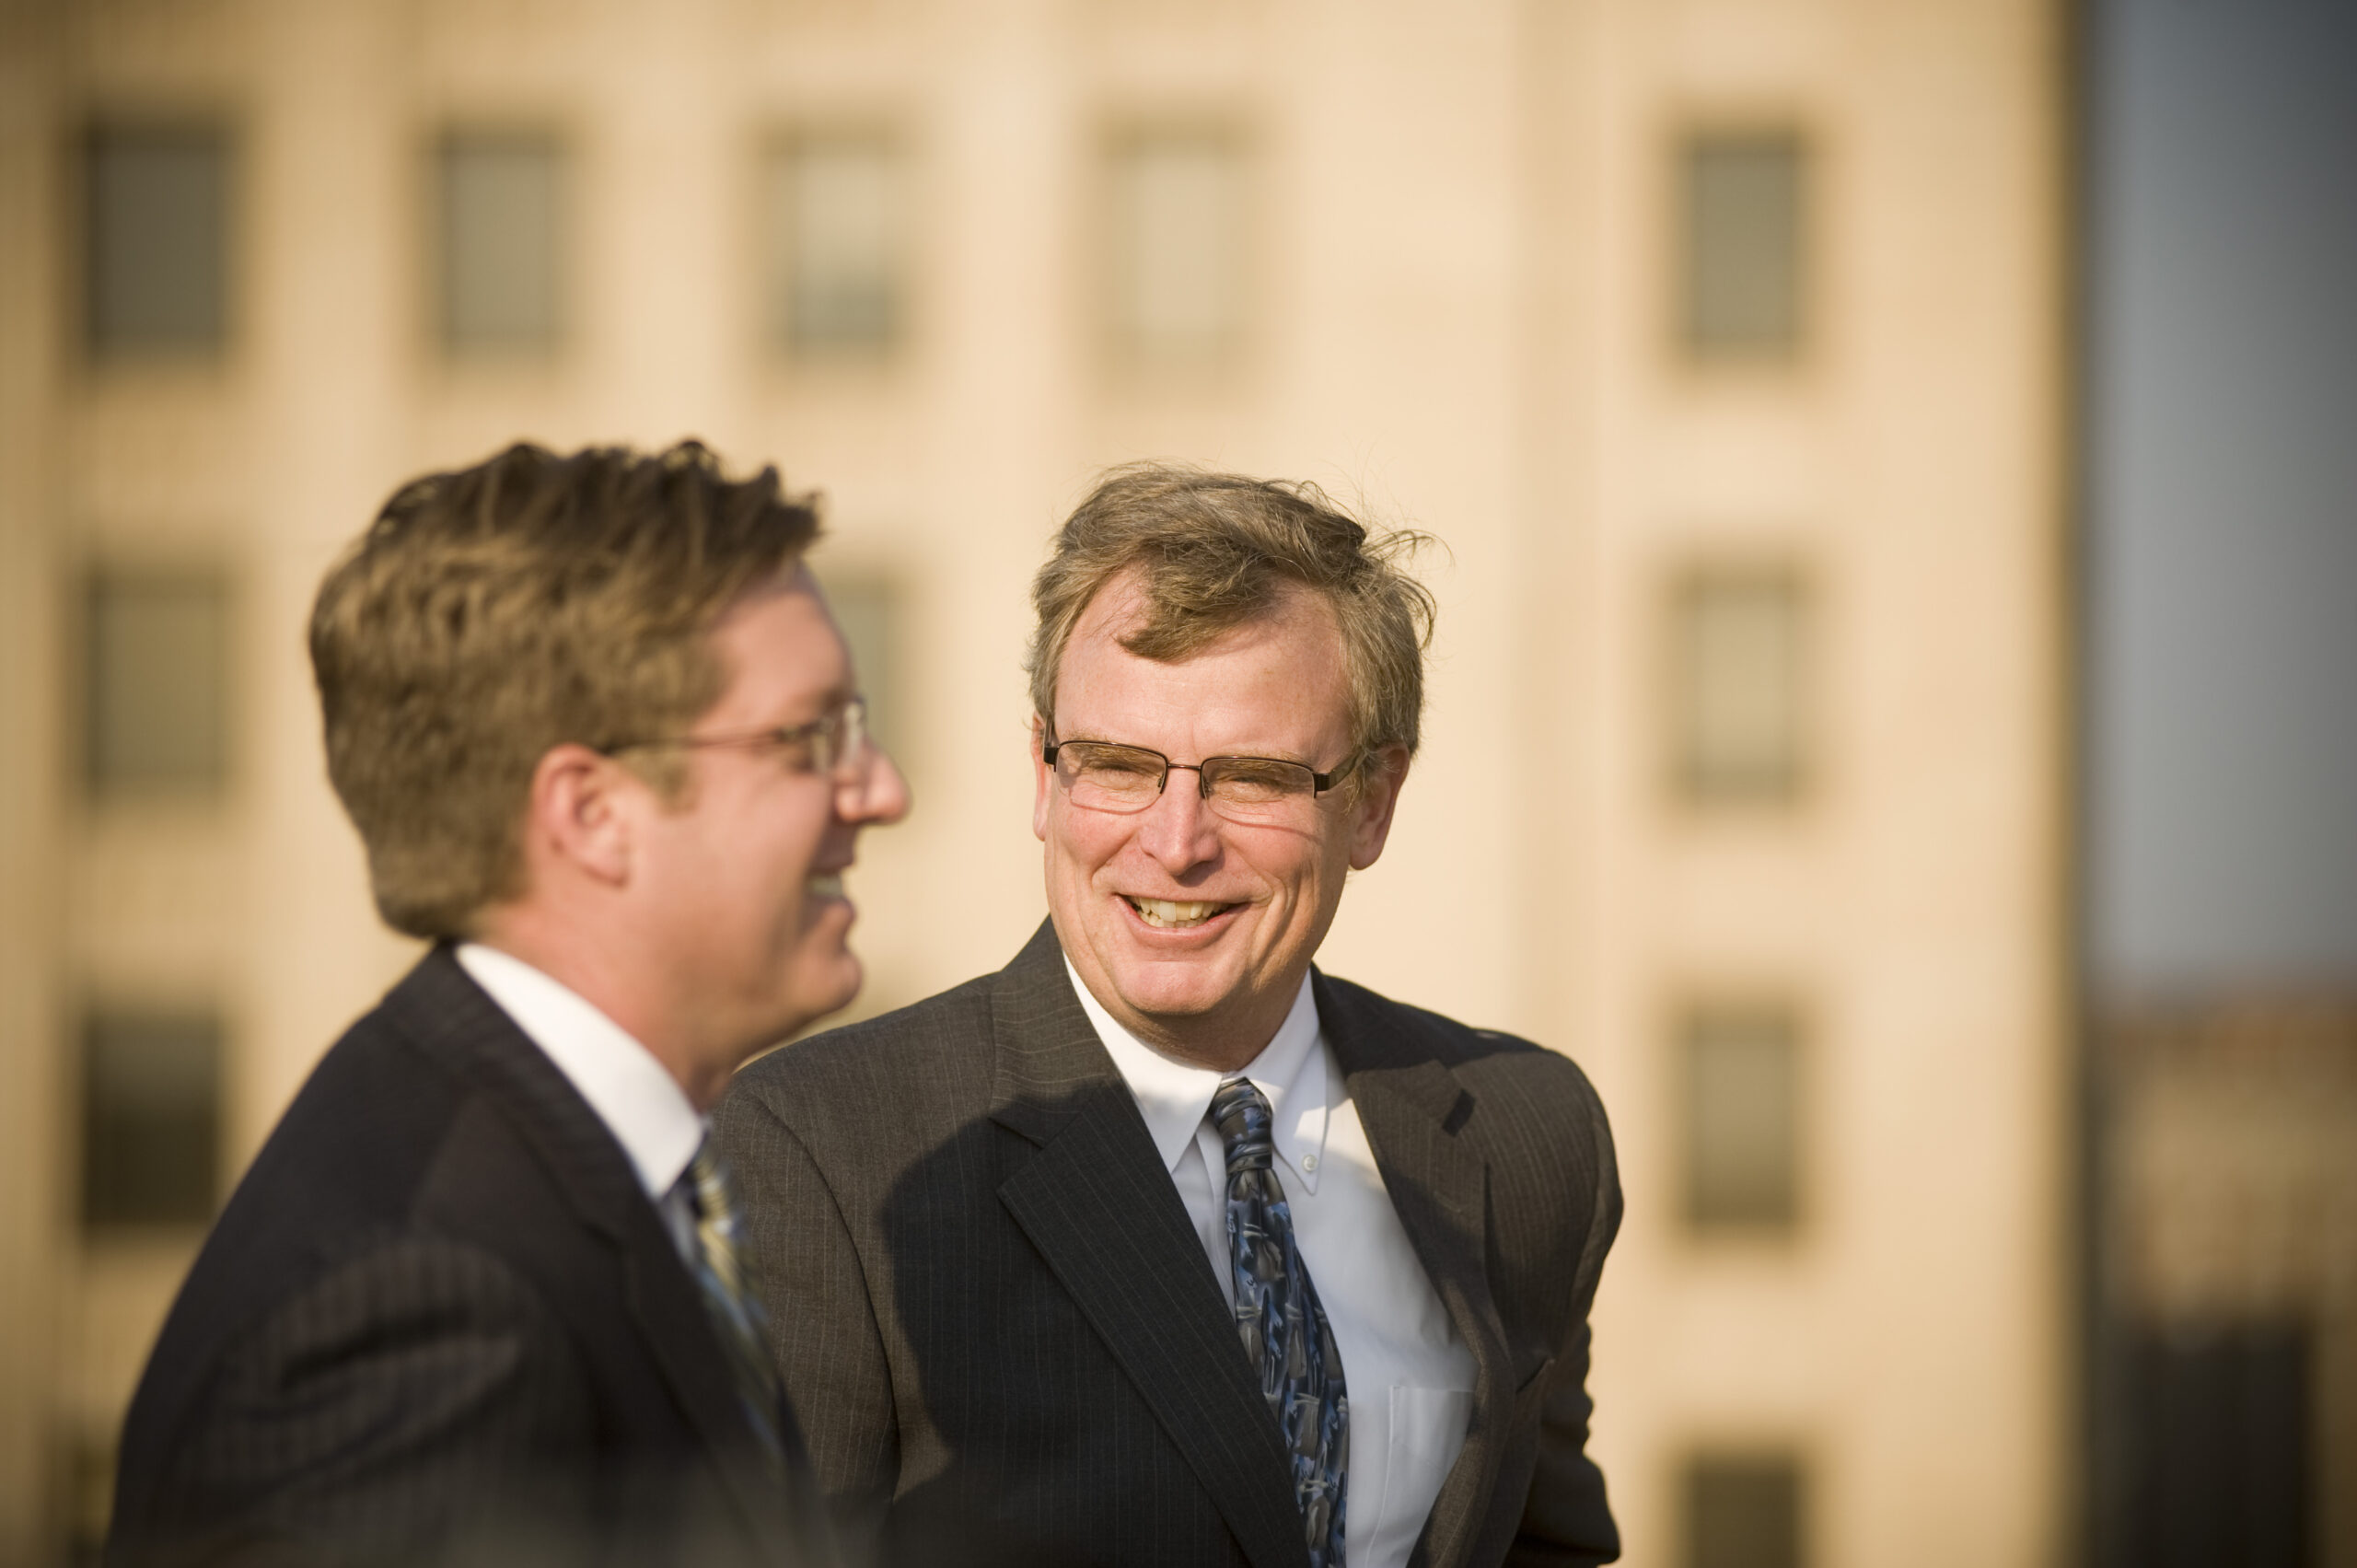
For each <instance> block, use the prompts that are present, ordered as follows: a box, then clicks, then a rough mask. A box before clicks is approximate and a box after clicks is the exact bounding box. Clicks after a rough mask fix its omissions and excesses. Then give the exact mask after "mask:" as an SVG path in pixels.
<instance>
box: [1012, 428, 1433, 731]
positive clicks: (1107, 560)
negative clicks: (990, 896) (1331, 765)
mask: <svg viewBox="0 0 2357 1568" xmlns="http://www.w3.org/2000/svg"><path fill="white" fill-rule="evenodd" d="M1429 542H1430V539H1429V536H1427V535H1424V534H1422V533H1419V532H1416V531H1414V530H1412V529H1396V530H1392V531H1388V532H1385V533H1381V534H1371V533H1370V532H1369V531H1368V530H1367V529H1366V528H1364V527H1363V526H1362V525H1360V524H1359V523H1357V522H1355V521H1353V519H1352V518H1351V517H1348V516H1346V515H1345V514H1344V513H1343V512H1342V511H1341V508H1339V507H1338V506H1336V505H1334V503H1333V502H1332V501H1330V500H1329V499H1328V497H1327V496H1326V494H1325V493H1324V492H1322V491H1320V490H1319V489H1318V487H1317V486H1316V485H1314V484H1310V483H1307V482H1286V481H1283V480H1264V479H1250V478H1247V477H1245V476H1243V475H1240V474H1229V473H1213V472H1209V471H1206V470H1202V469H1195V468H1189V467H1184V466H1181V465H1178V464H1170V463H1134V464H1130V465H1128V466H1125V467H1122V468H1117V469H1113V470H1109V471H1108V472H1107V473H1106V474H1105V475H1104V477H1103V478H1102V479H1101V480H1100V481H1099V482H1098V483H1097V488H1096V489H1095V490H1094V491H1092V492H1091V493H1090V494H1089V495H1088V497H1087V499H1086V500H1084V501H1083V502H1081V504H1080V505H1079V506H1078V507H1076V508H1075V509H1074V512H1073V514H1072V516H1071V517H1069V518H1067V519H1066V520H1065V522H1064V525H1063V527H1062V528H1061V529H1060V530H1058V532H1057V535H1056V540H1055V545H1054V548H1053V550H1052V551H1051V553H1050V555H1049V557H1048V561H1047V563H1046V564H1045V565H1043V566H1041V567H1040V568H1039V575H1037V576H1036V577H1035V578H1033V579H1032V584H1031V604H1032V609H1033V610H1035V611H1036V612H1037V615H1038V623H1037V625H1036V626H1035V627H1034V629H1033V631H1032V634H1031V645H1030V648H1029V651H1028V654H1027V656H1026V657H1025V659H1024V668H1025V669H1026V670H1027V671H1028V673H1029V675H1030V677H1031V705H1032V708H1033V710H1034V711H1035V712H1036V713H1038V714H1039V717H1040V720H1041V722H1042V723H1044V724H1048V725H1051V726H1052V725H1053V724H1054V722H1055V714H1056V705H1055V704H1056V677H1057V674H1058V672H1059V670H1060V669H1061V668H1062V661H1063V654H1064V648H1065V646H1066V645H1068V644H1069V643H1070V642H1071V640H1072V633H1073V628H1074V627H1075V626H1077V625H1078V624H1079V623H1080V619H1081V617H1082V615H1083V614H1084V613H1085V612H1086V610H1087V608H1088V605H1089V603H1090V601H1091V600H1093V599H1094V598H1096V597H1097V594H1098V593H1099V592H1100V591H1102V590H1103V589H1104V587H1105V586H1106V585H1107V584H1108V583H1110V582H1111V581H1113V580H1114V579H1115V578H1116V577H1119V576H1121V575H1123V574H1124V573H1127V572H1130V571H1132V569H1134V570H1135V573H1136V580H1137V585H1138V587H1139V590H1140V593H1139V599H1140V605H1141V608H1142V610H1143V612H1144V614H1143V620H1142V622H1141V623H1140V624H1139V625H1137V626H1136V627H1134V628H1132V630H1131V631H1130V633H1128V634H1127V635H1126V636H1124V637H1122V638H1121V645H1122V646H1123V647H1125V648H1127V649H1128V650H1129V651H1130V652H1132V653H1133V654H1135V655H1137V656H1139V657H1141V658H1150V659H1158V660H1164V661H1175V660H1178V659H1183V658H1185V657H1187V656H1190V655H1191V654H1194V653H1196V652H1199V651H1200V650H1202V648H1203V647H1205V646H1207V645H1209V644H1210V643H1212V642H1213V640H1214V639H1216V638H1217V637H1218V636H1219V635H1220V634H1221V633H1224V632H1226V631H1228V630H1230V629H1231V628H1233V627H1236V626H1238V625H1241V624H1243V623H1244V622H1245V621H1249V620H1251V619H1252V618H1254V617H1255V616H1258V615H1260V614H1263V613H1266V612H1267V611H1268V610H1269V609H1270V608H1271V606H1272V605H1273V604H1274V603H1275V602H1276V598H1277V596H1278V595H1279V594H1280V593H1281V592H1282V591H1283V586H1284V585H1285V584H1288V583H1292V584H1296V585H1298V586H1300V587H1303V588H1306V589H1307V590H1309V591H1310V592H1312V593H1314V594H1316V595H1317V596H1318V598H1320V599H1322V600H1323V601H1324V602H1325V604H1326V605H1327V606H1328V607H1329V609H1330V610H1332V611H1333V615H1334V621H1335V624H1336V626H1337V627H1338V628H1339V629H1340V631H1341V637H1342V659H1343V664H1344V675H1345V677H1346V680H1347V685H1348V689H1349V691H1350V704H1351V740H1352V757H1351V761H1352V762H1353V764H1356V763H1358V762H1361V761H1364V760H1365V759H1366V758H1367V757H1368V756H1370V755H1371V754H1372V753H1374V752H1375V751H1376V750H1377V749H1380V748H1383V747H1386V746H1394V745H1396V746H1402V747H1405V748H1406V749H1407V750H1408V752H1409V753H1410V754H1411V755H1413V754H1414V752H1415V749H1416V747H1417V744H1418V742H1419V740H1420V738H1421V736H1422V719H1423V707H1424V651H1425V649H1426V648H1427V647H1429V646H1430V645H1431V643H1432V630H1433V615H1434V604H1433V597H1432V594H1431V592H1430V591H1429V590H1428V589H1426V588H1425V587H1424V586H1423V585H1422V583H1419V582H1418V581H1416V579H1415V578H1413V577H1411V576H1410V575H1408V573H1407V572H1406V571H1405V570H1404V569H1403V568H1402V567H1401V565H1400V562H1401V560H1402V559H1403V558H1404V557H1406V556H1407V555H1410V554H1411V553H1412V552H1414V551H1415V550H1416V549H1418V548H1419V547H1421V546H1422V545H1423V544H1426V543H1429ZM1354 776H1355V775H1354Z"/></svg>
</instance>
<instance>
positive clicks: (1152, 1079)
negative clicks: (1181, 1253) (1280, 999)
mask: <svg viewBox="0 0 2357 1568" xmlns="http://www.w3.org/2000/svg"><path fill="white" fill-rule="evenodd" d="M1064 968H1065V970H1066V972H1067V973H1069V974H1070V975H1071V977H1072V988H1073V991H1074V993H1075V994H1077V995H1078V996H1079V997H1080V1005H1081V1006H1082V1007H1083V1008H1084V1009H1085V1010H1086V1012H1087V1014H1088V1020H1089V1022H1090V1023H1092V1024H1094V1025H1095V1026H1096V1027H1097V1038H1098V1039H1099V1040H1103V1041H1104V1042H1105V1049H1106V1051H1109V1053H1110V1054H1111V1055H1112V1058H1113V1064H1114V1065H1115V1066H1116V1067H1118V1068H1120V1073H1121V1076H1122V1077H1123V1078H1124V1079H1125V1080H1127V1081H1128V1083H1129V1086H1130V1093H1131V1094H1132V1096H1134V1097H1135V1098H1136V1099H1137V1103H1138V1109H1139V1110H1140V1111H1141V1112H1142V1113H1143V1114H1144V1117H1145V1125H1146V1131H1147V1132H1148V1133H1150V1134H1151V1135H1152V1136H1153V1139H1154V1144H1155V1149H1156V1150H1157V1151H1159V1152H1160V1154H1161V1156H1162V1163H1163V1164H1164V1166H1166V1167H1167V1168H1168V1169H1169V1171H1170V1179H1171V1182H1172V1184H1173V1185H1175V1186H1176V1187H1177V1188H1178V1190H1179V1199H1180V1200H1181V1201H1182V1202H1184V1203H1185V1204H1186V1206H1187V1214H1188V1216H1189V1217H1190V1218H1191V1219H1192V1220H1193V1221H1194V1222H1195V1230H1196V1234H1197V1235H1198V1237H1200V1238H1201V1239H1202V1244H1203V1253H1204V1255H1205V1256H1206V1257H1208V1258H1209V1259H1210V1260H1211V1264H1212V1273H1213V1275H1214V1276H1215V1277H1216V1278H1217V1279H1218V1280H1219V1283H1220V1289H1221V1290H1222V1291H1224V1292H1225V1293H1226V1295H1227V1298H1228V1303H1229V1305H1230V1306H1231V1307H1232V1306H1234V1305H1235V1301H1236V1278H1235V1272H1234V1265H1233V1264H1232V1263H1231V1262H1230V1261H1229V1255H1228V1245H1227V1203H1226V1195H1227V1156H1226V1149H1225V1145H1224V1144H1222V1143H1221V1141H1220V1135H1219V1129H1218V1128H1217V1127H1215V1126H1213V1124H1212V1121H1211V1117H1210V1110H1211V1104H1212V1095H1213V1092H1214V1091H1215V1090H1217V1089H1218V1087H1219V1086H1220V1084H1221V1082H1222V1081H1223V1080H1224V1079H1225V1078H1226V1077H1228V1076H1230V1074H1223V1073H1217V1072H1213V1070H1211V1069H1210V1068H1207V1067H1193V1066H1190V1065H1188V1064H1187V1063H1183V1062H1175V1061H1173V1060H1171V1059H1170V1058H1169V1057H1167V1056H1164V1055H1162V1054H1161V1053H1160V1052H1158V1051H1155V1050H1154V1049H1153V1048H1152V1047H1150V1046H1148V1045H1146V1044H1145V1043H1144V1041H1143V1040H1139V1039H1138V1038H1137V1037H1136V1036H1135V1035H1132V1034H1131V1033H1130V1032H1129V1030H1127V1029H1125V1028H1122V1027H1121V1026H1120V1024H1119V1023H1117V1022H1115V1021H1114V1018H1113V1016H1112V1015H1111V1014H1109V1013H1108V1012H1107V1011H1106V1010H1105V1009H1104V1007H1103V1006H1102V1005H1099V1004H1098V1002H1097V998H1096V997H1095V996H1093V995H1091V994H1090V993H1089V990H1088V987H1087V986H1086V985H1085V984H1083V983H1082V982H1081V979H1080V975H1079V973H1078V972H1077V971H1075V970H1073V968H1072V964H1071V960H1070V959H1066V960H1065V964H1064ZM1236 1075H1237V1076H1242V1077H1246V1078H1249V1079H1251V1080H1252V1082H1253V1084H1254V1086H1257V1087H1258V1088H1259V1089H1260V1092H1261V1093H1262V1094H1264V1095H1266V1096H1267V1097H1268V1098H1269V1108H1270V1109H1271V1112H1273V1117H1272V1120H1273V1123H1274V1125H1273V1128H1272V1132H1273V1135H1274V1141H1275V1144H1276V1154H1277V1158H1276V1169H1277V1175H1278V1179H1279V1181H1280V1183H1281V1184H1282V1185H1283V1188H1284V1193H1285V1198H1286V1201H1287V1203H1288V1206H1289V1207H1290V1208H1291V1210H1292V1213H1293V1228H1294V1235H1295V1237H1296V1239H1297V1240H1298V1241H1299V1243H1300V1246H1301V1256H1302V1259H1303V1260H1304V1261H1305V1262H1306V1263H1307V1264H1308V1266H1309V1277H1310V1279H1311V1280H1312V1281H1313V1282H1314V1283H1316V1284H1317V1286H1318V1301H1319V1303H1320V1304H1321V1305H1323V1306H1324V1307H1325V1308H1326V1320H1327V1322H1328V1323H1329V1324H1330V1325H1331V1326H1332V1328H1333V1330H1334V1340H1335V1342H1336V1344H1337V1345H1338V1346H1339V1347H1340V1348H1341V1353H1342V1382H1343V1388H1344V1391H1345V1392H1346V1394H1347V1396H1348V1398H1349V1400H1350V1405H1351V1425H1350V1434H1351V1457H1350V1463H1349V1467H1348V1470H1347V1474H1348V1478H1349V1479H1348V1481H1346V1483H1345V1490H1344V1493H1343V1510H1344V1512H1343V1536H1344V1542H1345V1545H1344V1551H1345V1555H1346V1556H1347V1558H1348V1560H1349V1562H1350V1564H1351V1568H1400V1565H1401V1564H1404V1563H1405V1562H1407V1561H1408V1554H1409V1553H1410V1552H1411V1551H1413V1550H1414V1549H1415V1545H1416V1538H1417V1536H1418V1535H1420V1534H1422V1530H1423V1527H1424V1517H1425V1516H1426V1515H1428V1514H1430V1513H1431V1512H1432V1506H1433V1500H1434V1498H1435V1497H1437V1496H1439V1495H1440V1488H1441V1482H1442V1481H1445V1480H1446V1479H1447V1477H1448V1471H1449V1467H1450V1466H1452V1465H1454V1464H1455V1463H1456V1462H1457V1452H1458V1450H1459V1449H1461V1448H1463V1447H1464V1446H1465V1428H1466V1424H1467V1423H1469V1421H1470V1420H1471V1419H1472V1415H1473V1353H1472V1352H1470V1351H1469V1350H1468V1349H1466V1347H1465V1344H1464V1342H1463V1341H1461V1340H1459V1339H1458V1338H1457V1330H1456V1329H1455V1327H1454V1326H1453V1325H1452V1324H1451V1323H1450V1322H1449V1320H1448V1310H1447V1308H1446V1307H1443V1306H1442V1305H1441V1299H1440V1293H1439V1292H1437V1291H1435V1290H1434V1288H1433V1283H1432V1281H1431V1280H1430V1279H1428V1278H1427V1277H1425V1274H1424V1270H1423V1265H1422V1263H1420V1262H1419V1261H1418V1260H1417V1259H1416V1251H1415V1248H1414V1247H1413V1246H1412V1245H1411V1243H1410V1242H1409V1240H1408V1233H1407V1231H1406V1230H1404V1229H1403V1228H1401V1226H1400V1224H1399V1214H1397V1213H1396V1212H1394V1211H1393V1209H1392V1207H1391V1196H1390V1194H1389V1193H1388V1192H1387V1191H1385V1190H1384V1186H1383V1177H1382V1174H1381V1173H1380V1172H1379V1171H1377V1170H1376V1165H1375V1153H1374V1151H1373V1150H1372V1149H1371V1148H1370V1147H1369V1146H1368V1144H1367V1141H1366V1130H1365V1129H1364V1127H1362V1126H1361V1125H1360V1124H1359V1113H1358V1108H1357V1107H1356V1106H1355V1105H1353V1103H1352V1102H1351V1097H1350V1092H1349V1089H1348V1087H1347V1086H1345V1085H1344V1083H1343V1081H1342V1074H1341V1069H1340V1068H1339V1067H1338V1066H1337V1065H1336V1064H1335V1062H1334V1053H1333V1051H1332V1050H1331V1049H1330V1048H1329V1046H1328V1045H1327V1043H1326V1037H1325V1035H1324V1033H1323V1032H1322V1031H1321V1030H1320V1029H1319V1028H1318V1005H1317V1003H1316V1002H1315V1001H1313V1000H1312V998H1311V996H1310V990H1309V979H1308V977H1307V976H1306V975H1305V976H1303V977H1302V982H1301V993H1300V994H1299V995H1298V996H1296V997H1295V998H1294V1004H1293V1010H1292V1011H1291V1012H1290V1013H1288V1014H1286V1015H1285V1021H1284V1023H1283V1025H1282V1026H1280V1027H1279V1028H1278V1029H1277V1032H1276V1037H1275V1038H1274V1039H1272V1040H1270V1041H1269V1043H1268V1046H1267V1047H1266V1048H1265V1049H1264V1050H1262V1051H1261V1052H1260V1055H1259V1056H1257V1057H1255V1058H1254V1059H1253V1060H1252V1061H1251V1062H1250V1063H1248V1064H1247V1065H1246V1067H1245V1068H1244V1071H1243V1072H1242V1073H1241V1074H1236ZM1239 1353H1241V1352H1240V1349H1239Z"/></svg>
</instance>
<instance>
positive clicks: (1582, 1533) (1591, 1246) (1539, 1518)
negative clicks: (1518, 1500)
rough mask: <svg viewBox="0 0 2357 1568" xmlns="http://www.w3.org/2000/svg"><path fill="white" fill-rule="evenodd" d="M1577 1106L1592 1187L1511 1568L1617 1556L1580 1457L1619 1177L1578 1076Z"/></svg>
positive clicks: (1601, 1501) (1590, 1406)
mask: <svg viewBox="0 0 2357 1568" xmlns="http://www.w3.org/2000/svg"><path fill="white" fill-rule="evenodd" d="M1579 1093H1580V1108H1581V1112H1582V1113H1583V1114H1584V1115H1585V1119H1586V1121H1587V1130H1588V1133H1589V1138H1590V1141H1591V1144H1592V1146H1593V1147H1594V1149H1595V1151H1596V1167H1595V1169H1596V1184H1595V1188H1594V1194H1593V1202H1591V1203H1590V1204H1589V1218H1588V1229H1587V1236H1586V1238H1585V1242H1584V1243H1583V1244H1582V1246H1581V1249H1580V1259H1579V1266H1578V1269H1577V1271H1576V1272H1574V1274H1573V1301H1572V1310H1571V1313H1570V1328H1569V1331H1568V1333H1567V1335H1566V1337H1565V1340H1564V1342H1563V1345H1562V1349H1561V1350H1559V1351H1558V1352H1557V1353H1556V1356H1555V1363H1554V1365H1553V1366H1552V1368H1550V1371H1549V1373H1548V1387H1547V1392H1546V1393H1545V1395H1544V1396H1543V1397H1542V1402H1541V1405H1540V1410H1539V1433H1538V1469H1536V1471H1535V1472H1534V1473H1533V1474H1532V1476H1531V1481H1530V1494H1529V1496H1528V1498H1527V1500H1526V1501H1525V1503H1524V1505H1523V1515H1522V1524H1521V1527H1520V1528H1519V1529H1517V1530H1516V1531H1515V1540H1514V1545H1513V1547H1512V1548H1511V1549H1510V1550H1509V1551H1508V1552H1507V1553H1506V1562H1508V1563H1509V1564H1512V1565H1514V1568H1570V1565H1573V1564H1577V1565H1580V1568H1586V1565H1587V1564H1591V1563H1602V1562H1613V1561H1614V1560H1616V1559H1617V1558H1619V1557H1620V1529H1619V1527H1617V1526H1616V1525H1615V1524H1614V1523H1613V1520H1612V1510H1611V1508H1610V1506H1609V1505H1608V1503H1607V1502H1606V1499H1605V1493H1604V1472H1603V1471H1601V1470H1600V1469H1597V1468H1596V1461H1595V1460H1593V1459H1591V1458H1588V1456H1587V1437H1588V1417H1589V1415H1590V1413H1591V1412H1592V1411H1594V1409H1595V1405H1594V1403H1593V1401H1591V1400H1589V1398H1588V1394H1587V1372H1588V1351H1589V1340H1590V1333H1589V1329H1588V1316H1589V1313H1590V1311H1591V1310H1592V1308H1593V1307H1594V1306H1595V1303H1596V1282H1597V1280H1598V1278H1599V1277H1600V1276H1601V1274H1602V1272H1603V1269H1604V1255H1605V1253H1606V1252H1607V1251H1608V1250H1609V1249H1611V1246H1612V1238H1613V1237H1614V1235H1615V1234H1616V1233H1618V1232H1619V1230H1620V1167H1619V1164H1618V1162H1617V1161H1616V1159H1615V1158H1614V1156H1613V1150H1612V1129H1611V1127H1610V1125H1609V1124H1608V1122H1607V1121H1606V1120H1605V1116H1604V1106H1603V1102H1602V1101H1600V1100H1599V1099H1597V1098H1596V1091H1595V1089H1594V1088H1592V1087H1590V1086H1589V1085H1588V1084H1587V1081H1586V1079H1585V1076H1581V1077H1580V1078H1579Z"/></svg>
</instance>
